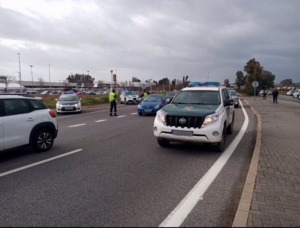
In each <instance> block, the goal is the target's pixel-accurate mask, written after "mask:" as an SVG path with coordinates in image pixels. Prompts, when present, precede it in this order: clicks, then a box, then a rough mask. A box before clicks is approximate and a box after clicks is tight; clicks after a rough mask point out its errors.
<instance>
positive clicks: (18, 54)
mask: <svg viewBox="0 0 300 228" xmlns="http://www.w3.org/2000/svg"><path fill="white" fill-rule="evenodd" d="M18 55H19V80H20V90H21V54H20V53H18ZM20 92H21V91H20Z"/></svg>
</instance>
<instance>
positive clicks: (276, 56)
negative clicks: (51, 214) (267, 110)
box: [0, 0, 300, 83]
mask: <svg viewBox="0 0 300 228" xmlns="http://www.w3.org/2000/svg"><path fill="white" fill-rule="evenodd" d="M17 53H20V57H21V58H20V59H21V77H22V80H25V81H31V71H30V66H29V65H34V67H33V68H32V70H33V78H34V79H33V80H34V81H37V80H38V78H43V79H44V80H45V81H49V64H51V67H50V77H51V81H55V82H58V81H59V80H65V79H66V78H67V76H68V75H69V74H70V73H73V74H75V73H79V74H88V72H87V71H89V74H90V75H91V76H92V77H94V78H95V79H96V81H98V80H106V81H110V78H111V73H110V71H111V70H113V71H114V73H116V72H117V76H118V81H120V80H121V81H125V80H131V78H132V77H133V76H134V77H137V78H139V79H141V80H142V81H144V80H148V79H153V80H159V79H162V78H164V77H168V78H169V79H174V78H176V79H182V76H183V75H188V76H189V79H190V80H191V81H206V80H207V76H208V72H209V80H211V81H220V82H221V83H223V82H224V79H229V80H230V83H233V82H234V81H235V78H236V72H237V71H238V70H243V68H244V65H245V64H246V63H247V61H248V60H249V59H251V58H255V59H256V60H257V61H259V62H260V63H261V65H262V66H263V67H264V69H265V70H268V71H271V72H272V73H273V74H275V75H276V80H275V82H276V83H278V82H280V81H281V80H283V79H286V78H291V79H293V81H294V82H300V1H298V0H281V1H277V0H269V1H267V0H259V1H252V0H251V1H250V0H226V1H225V0H213V1H212V0H82V1H81V0H57V1H54V0H0V75H3V76H7V75H10V76H16V78H17V79H18V76H19V73H18V72H19V55H18V54H17Z"/></svg>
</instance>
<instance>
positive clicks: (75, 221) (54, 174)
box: [0, 105, 256, 226]
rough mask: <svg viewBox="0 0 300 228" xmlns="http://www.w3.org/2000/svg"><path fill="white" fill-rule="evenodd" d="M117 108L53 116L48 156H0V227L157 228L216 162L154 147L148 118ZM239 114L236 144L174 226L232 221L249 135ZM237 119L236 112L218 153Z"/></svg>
mask: <svg viewBox="0 0 300 228" xmlns="http://www.w3.org/2000/svg"><path fill="white" fill-rule="evenodd" d="M118 108H119V110H118V114H119V117H109V116H108V108H107V107H101V108H95V109H89V110H84V111H83V112H82V113H81V114H74V115H69V114H68V115H59V116H58V117H57V121H58V124H59V134H58V138H57V139H56V140H55V142H54V145H53V148H52V149H51V150H50V151H49V152H46V153H40V154H37V153H34V152H32V150H31V149H29V148H24V149H19V150H16V151H10V152H6V153H2V154H0V193H1V194H0V205H1V207H0V226H159V225H160V224H161V223H162V222H163V221H164V220H165V219H166V218H167V217H168V215H169V214H170V213H171V212H172V211H173V210H174V208H176V206H177V205H178V204H179V203H180V202H181V200H182V199H184V197H185V196H186V195H187V194H188V193H189V191H190V190H191V189H192V188H193V187H194V186H195V184H196V183H197V182H198V181H199V180H200V179H201V178H202V177H203V176H204V175H205V173H206V172H207V171H208V170H209V169H210V168H211V166H212V165H213V164H214V163H215V162H216V161H217V160H218V158H219V157H220V156H221V154H220V153H216V152H213V151H212V150H211V148H210V146H207V145H199V144H190V143H189V144H187V143H171V144H170V147H169V148H161V147H160V146H159V145H158V144H157V142H156V138H155V137H154V136H153V130H152V129H153V121H154V118H155V117H154V116H139V115H136V106H133V105H132V106H126V105H118ZM246 111H247V113H248V115H249V119H250V123H249V125H248V129H247V131H246V133H245V135H244V137H243V139H242V141H241V142H240V144H239V145H238V147H237V148H236V150H235V152H234V153H233V154H232V156H231V157H230V159H229V161H228V162H227V163H226V165H225V166H224V167H223V169H222V171H221V173H220V174H219V175H218V176H217V178H216V179H215V180H214V181H213V183H212V184H211V185H210V187H209V188H208V189H207V191H206V193H205V194H204V197H203V199H202V200H200V201H199V202H198V203H197V204H196V206H195V208H194V209H193V210H192V212H191V213H190V214H189V215H188V217H187V218H186V219H185V221H184V222H183V223H182V226H230V225H231V223H232V222H233V219H234V215H235V210H236V208H237V206H238V205H237V204H238V202H239V197H240V195H241V191H242V188H243V183H244V180H245V178H246V174H247V170H248V167H249V162H250V159H251V156H252V152H253V147H254V143H255V136H256V132H255V127H256V121H255V118H254V117H253V115H252V112H251V111H249V108H248V107H246ZM244 120H245V117H244V114H243V112H242V110H241V108H239V109H236V121H235V129H234V133H233V135H228V136H227V138H226V146H228V145H230V143H231V142H232V141H233V139H234V138H235V137H236V135H237V134H238V133H239V131H240V129H241V127H242V125H243V123H244ZM95 121H99V122H95ZM78 149H81V150H80V151H78V152H76V153H73V154H70V155H67V156H65V157H60V158H57V159H55V160H52V161H49V162H46V163H43V164H40V165H36V166H33V167H29V168H26V167H25V168H24V169H23V170H20V171H16V172H14V173H11V174H9V175H4V176H1V174H3V173H5V172H8V171H11V170H15V169H18V168H20V167H24V166H28V165H30V164H33V163H36V162H40V161H44V160H45V159H49V158H54V157H55V156H59V155H63V154H66V153H68V152H71V151H74V150H78Z"/></svg>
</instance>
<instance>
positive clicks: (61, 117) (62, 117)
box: [56, 107, 131, 119]
mask: <svg viewBox="0 0 300 228" xmlns="http://www.w3.org/2000/svg"><path fill="white" fill-rule="evenodd" d="M127 108H131V107H124V108H119V107H118V110H120V109H127ZM84 110H88V109H84ZM98 112H107V113H109V110H101V111H95V112H88V113H80V114H78V115H69V116H60V117H58V116H57V115H56V119H64V118H70V117H73V118H74V117H75V116H76V117H79V116H81V115H88V114H91V113H98Z"/></svg>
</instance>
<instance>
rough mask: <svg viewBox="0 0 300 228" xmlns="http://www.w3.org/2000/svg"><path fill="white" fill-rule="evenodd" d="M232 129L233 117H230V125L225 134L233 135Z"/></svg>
mask: <svg viewBox="0 0 300 228" xmlns="http://www.w3.org/2000/svg"><path fill="white" fill-rule="evenodd" d="M233 127H234V116H233V117H232V122H231V124H230V125H229V126H228V127H227V134H229V135H231V134H232V133H233Z"/></svg>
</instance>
